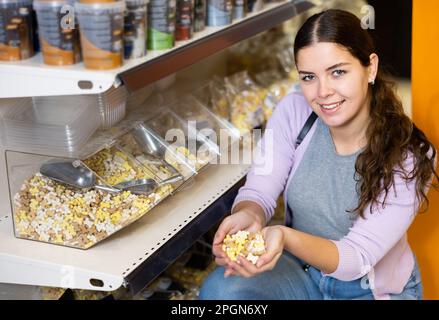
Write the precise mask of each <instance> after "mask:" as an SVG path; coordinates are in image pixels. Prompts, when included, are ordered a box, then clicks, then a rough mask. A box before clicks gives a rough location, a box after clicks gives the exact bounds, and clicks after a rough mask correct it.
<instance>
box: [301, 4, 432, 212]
mask: <svg viewBox="0 0 439 320" xmlns="http://www.w3.org/2000/svg"><path fill="white" fill-rule="evenodd" d="M317 42H331V43H335V44H338V45H341V46H343V47H344V48H346V49H347V50H348V51H349V52H350V53H351V54H352V55H353V56H354V57H355V58H357V59H358V60H359V61H360V63H361V65H363V66H364V67H368V66H369V65H370V58H369V57H370V55H371V54H372V53H375V52H376V50H375V46H374V43H373V40H372V38H371V36H370V35H369V33H368V32H367V31H366V30H365V29H363V28H362V27H361V21H360V19H358V18H357V17H356V16H355V15H353V14H351V13H349V12H347V11H343V10H336V9H330V10H326V11H323V12H321V13H318V14H315V15H313V16H311V17H310V18H309V19H308V20H307V21H306V22H305V23H304V24H303V26H302V27H301V28H300V30H299V31H298V32H297V35H296V39H295V42H294V55H295V57H296V60H297V53H298V52H299V50H300V49H302V48H304V47H307V46H309V45H312V44H314V43H317ZM368 94H369V95H370V99H369V100H370V103H371V105H370V119H371V121H370V122H369V126H368V128H367V130H366V137H367V145H366V147H365V149H364V151H363V152H362V153H361V154H359V155H358V157H357V160H356V163H355V171H356V178H355V179H356V181H357V190H358V192H359V203H358V206H357V207H356V208H355V209H352V210H347V211H348V212H354V213H358V214H360V216H361V217H363V218H364V210H365V208H366V207H367V206H368V205H369V204H370V205H371V206H370V212H371V213H372V208H373V207H374V206H377V205H378V204H380V201H379V198H380V196H381V195H382V194H383V192H384V198H383V201H382V203H381V205H382V206H383V208H384V206H385V201H386V198H387V194H388V192H389V190H390V188H391V187H392V185H394V183H395V181H394V176H395V173H399V174H401V175H402V177H403V179H404V180H405V181H406V182H409V181H412V180H413V179H416V197H417V200H418V201H419V203H426V208H425V210H427V208H428V205H429V201H428V198H427V196H426V194H425V192H426V190H427V187H429V186H430V185H429V184H430V181H431V179H432V178H433V177H435V178H436V181H437V180H438V179H439V177H438V175H437V173H436V171H435V157H436V149H435V147H434V146H433V144H432V143H431V142H430V141H429V140H428V139H427V137H426V136H425V134H424V133H423V132H422V131H421V130H420V129H419V128H418V127H416V125H415V124H414V123H413V122H412V121H411V119H410V118H409V117H407V116H406V115H405V113H404V109H403V107H402V103H401V101H400V99H399V98H398V97H397V95H396V93H395V84H394V83H393V82H392V81H390V80H389V76H388V75H387V74H386V73H385V72H384V71H383V70H382V68H381V67H380V68H379V70H378V74H377V76H376V78H375V84H374V85H369V92H368ZM409 154H412V155H413V157H414V167H413V170H411V171H410V172H407V170H405V169H404V170H401V169H402V168H405V167H404V165H403V163H404V161H405V160H406V159H407V156H409ZM433 186H434V187H435V188H436V189H437V187H438V185H437V183H433ZM424 200H425V201H424Z"/></svg>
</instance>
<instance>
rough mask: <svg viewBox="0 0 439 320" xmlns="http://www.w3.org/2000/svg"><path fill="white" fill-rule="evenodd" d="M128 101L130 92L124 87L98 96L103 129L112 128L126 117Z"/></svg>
mask: <svg viewBox="0 0 439 320" xmlns="http://www.w3.org/2000/svg"><path fill="white" fill-rule="evenodd" d="M127 99H128V92H127V90H126V89H125V87H124V86H119V87H118V88H114V87H112V88H111V89H109V90H108V91H106V92H105V93H101V94H98V95H97V103H98V106H99V114H100V116H101V126H100V128H101V129H108V128H111V127H112V126H114V125H115V124H117V123H118V122H119V121H121V120H122V119H123V118H124V117H125V114H126V103H127Z"/></svg>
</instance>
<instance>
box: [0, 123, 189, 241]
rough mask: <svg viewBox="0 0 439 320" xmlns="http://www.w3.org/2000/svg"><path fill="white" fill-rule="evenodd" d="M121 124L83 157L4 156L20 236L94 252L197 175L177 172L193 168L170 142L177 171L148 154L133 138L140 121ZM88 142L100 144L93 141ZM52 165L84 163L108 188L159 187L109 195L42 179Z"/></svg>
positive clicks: (169, 152) (15, 153)
mask: <svg viewBox="0 0 439 320" xmlns="http://www.w3.org/2000/svg"><path fill="white" fill-rule="evenodd" d="M121 125H122V126H123V130H125V131H123V130H119V132H118V133H117V135H115V136H114V137H110V138H109V139H107V141H105V139H103V137H102V135H103V133H100V134H98V138H97V139H95V141H99V142H100V143H101V144H102V142H103V141H104V142H105V143H103V144H102V145H101V147H100V148H97V144H95V145H92V146H91V147H90V146H86V147H85V148H84V150H95V152H93V153H90V154H89V155H87V156H83V157H82V158H79V159H78V158H72V157H54V156H48V155H44V154H37V153H27V152H21V151H11V150H8V151H6V152H5V155H6V166H7V175H8V183H9V192H10V199H11V209H12V213H13V221H14V233H15V236H16V237H18V238H23V239H29V240H36V241H42V242H47V243H52V244H58V245H63V246H68V247H74V248H80V249H87V248H90V247H92V246H93V245H95V244H97V243H98V242H100V241H102V240H104V239H106V238H108V237H109V236H111V235H112V234H114V233H115V232H117V231H118V230H120V229H122V228H124V227H126V226H128V225H129V224H131V223H132V222H134V221H136V220H138V219H139V218H141V217H142V216H143V215H145V214H146V213H147V212H149V211H150V210H151V209H152V208H153V207H154V206H156V205H157V204H158V203H160V202H161V201H163V200H164V199H165V198H166V197H168V196H169V195H171V194H172V192H173V191H175V190H176V189H177V188H179V187H180V186H181V185H182V184H183V183H184V182H185V181H187V180H188V179H189V178H190V177H191V175H193V174H194V173H195V171H194V170H192V171H189V172H190V173H188V174H186V176H183V175H182V174H181V173H180V172H179V171H178V169H177V168H182V167H187V168H190V166H189V164H188V163H186V162H185V159H184V158H182V157H181V156H180V155H179V154H178V153H177V152H176V151H175V150H173V149H172V148H171V147H170V146H169V145H167V144H165V145H164V147H165V154H166V155H167V156H168V157H169V158H171V159H173V163H176V164H177V165H176V166H177V168H175V167H173V166H171V165H170V163H169V162H167V161H165V159H159V158H157V157H152V156H151V155H149V154H146V153H144V149H142V148H140V147H139V146H138V145H136V140H135V139H134V138H133V136H132V134H133V130H135V128H136V125H138V122H133V123H129V124H127V123H122V124H121ZM110 131H111V130H110ZM116 131H117V130H116ZM112 132H114V130H113V131H112ZM89 143H96V142H94V140H93V138H92V139H91V142H89ZM48 163H51V164H53V163H56V164H59V163H68V164H72V165H73V164H74V165H79V166H81V167H83V168H86V169H87V170H90V172H92V174H93V175H94V176H95V177H96V184H97V185H101V186H104V187H108V188H113V189H114V188H115V187H117V186H116V185H118V184H119V183H123V182H127V181H137V180H139V179H153V181H154V183H155V184H156V185H155V187H156V188H155V189H154V190H152V191H151V192H149V193H147V194H139V193H135V192H134V191H133V192H131V191H127V190H122V191H120V192H109V191H104V190H101V189H100V188H96V187H94V185H91V186H88V185H87V187H86V188H78V187H73V186H71V185H68V184H66V183H61V182H58V181H55V180H53V179H50V178H48V177H46V176H45V175H43V174H42V173H41V172H40V171H41V168H42V166H43V165H47V164H48ZM57 172H58V171H57Z"/></svg>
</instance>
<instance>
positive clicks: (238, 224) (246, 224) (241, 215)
mask: <svg viewBox="0 0 439 320" xmlns="http://www.w3.org/2000/svg"><path fill="white" fill-rule="evenodd" d="M264 226H265V217H262V216H261V214H260V213H259V214H258V213H256V212H254V211H253V210H248V209H246V210H244V209H243V210H239V211H237V212H235V213H233V214H232V215H230V216H228V217H227V218H225V219H224V220H223V222H222V223H221V224H220V226H219V228H218V230H217V232H216V233H215V237H214V239H213V246H212V252H213V254H214V256H215V262H216V263H217V264H218V265H220V266H227V265H228V264H229V263H230V259H229V258H228V257H227V255H226V253H225V252H224V251H223V249H222V248H221V247H222V243H223V240H224V238H225V237H226V235H227V234H234V233H236V232H238V231H240V230H245V231H249V232H258V231H260V230H262V228H263V227H264ZM231 272H232V270H231V269H229V268H227V267H226V272H225V274H224V275H225V276H228V275H229V274H231Z"/></svg>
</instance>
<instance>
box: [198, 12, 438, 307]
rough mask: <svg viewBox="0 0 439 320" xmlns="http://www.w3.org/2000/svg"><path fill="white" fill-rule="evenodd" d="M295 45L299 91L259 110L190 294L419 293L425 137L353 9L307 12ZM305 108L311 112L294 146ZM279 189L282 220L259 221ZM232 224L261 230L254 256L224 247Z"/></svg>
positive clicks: (428, 170) (428, 152) (427, 179)
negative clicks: (246, 167) (244, 161)
mask: <svg viewBox="0 0 439 320" xmlns="http://www.w3.org/2000/svg"><path fill="white" fill-rule="evenodd" d="M294 52H295V59H296V65H297V70H298V72H299V75H300V79H301V83H300V84H301V89H302V95H299V94H290V95H288V96H287V97H285V98H284V99H283V100H282V101H281V103H280V104H279V105H278V107H277V109H276V111H275V112H274V114H273V116H272V118H271V119H270V120H269V122H268V124H267V131H266V133H265V135H264V138H263V139H262V142H261V144H260V147H261V149H260V153H259V157H260V159H257V160H258V161H255V162H254V163H255V164H254V165H253V167H252V169H251V171H250V172H249V174H248V175H247V181H246V183H245V185H244V186H243V187H242V188H241V189H240V191H239V193H238V196H237V197H236V200H235V202H234V204H233V207H232V214H231V215H230V216H228V217H227V218H226V219H224V221H223V222H222V223H221V225H220V227H219V229H218V231H217V233H216V235H215V238H214V243H213V253H214V255H215V257H216V262H217V264H218V265H219V267H218V268H217V269H216V270H215V271H214V272H213V273H211V274H210V275H209V277H208V278H207V279H206V281H205V283H204V284H203V286H202V288H201V293H200V297H201V298H202V299H389V298H392V299H422V285H421V278H420V273H419V268H418V265H417V263H416V258H415V256H414V254H413V252H412V250H411V249H410V246H409V244H408V242H407V236H406V232H407V229H408V228H409V226H410V224H411V223H412V221H413V219H414V217H415V215H416V213H417V211H418V209H419V208H420V206H421V204H422V203H423V202H424V200H425V203H426V204H427V205H428V199H427V198H426V193H427V191H428V189H429V187H430V185H431V183H432V179H433V177H436V178H438V175H437V174H436V172H435V158H436V150H435V148H434V146H433V145H432V144H431V142H430V141H429V140H428V139H427V138H426V137H425V135H424V134H423V132H422V131H421V130H419V129H418V128H417V127H416V126H415V125H414V123H413V122H412V121H411V120H410V119H409V118H408V117H407V116H406V115H405V114H404V111H403V108H402V105H401V102H400V100H399V99H398V98H397V97H396V95H395V93H394V91H393V89H392V86H391V83H390V82H389V81H388V80H386V78H385V75H384V74H383V72H382V70H381V69H380V68H379V67H378V64H379V63H378V62H379V60H378V56H377V54H376V53H375V48H374V46H373V43H372V40H371V38H370V36H369V34H368V33H367V31H366V30H364V29H362V28H361V23H360V20H359V19H358V18H357V17H356V16H354V15H353V14H350V13H348V12H345V11H341V10H327V11H324V12H322V13H319V14H316V15H314V16H312V17H310V18H309V19H308V20H307V21H306V22H305V24H304V25H303V26H302V27H301V29H300V30H299V31H298V33H297V36H296V40H295V43H294ZM312 111H314V112H315V113H316V114H317V115H318V118H317V120H316V121H315V122H314V124H313V125H312V127H311V129H310V131H309V132H308V134H307V135H306V136H305V138H304V140H303V141H302V143H301V144H300V145H299V146H298V147H297V148H295V142H296V138H297V136H298V134H299V131H300V130H301V128H302V127H303V125H304V123H305V122H306V120H307V119H308V116H309V115H310V114H311V113H312ZM267 132H270V134H268V133H267ZM261 160H263V161H261ZM264 161H265V163H267V162H269V161H272V162H274V163H273V165H272V170H271V172H270V173H269V174H265V173H264V174H261V173H258V165H257V164H256V163H258V164H261V163H264ZM281 192H284V200H285V204H286V207H287V208H286V226H278V225H276V226H266V224H267V222H268V221H269V219H270V218H271V216H272V215H273V212H274V209H275V206H276V199H277V198H278V196H279V195H280V193H281ZM238 230H248V231H253V232H255V231H259V230H262V233H263V235H264V238H265V241H266V253H265V254H263V255H262V256H261V257H260V259H259V261H258V262H257V264H256V265H253V264H252V263H250V262H249V261H247V260H246V259H244V258H239V259H238V261H237V262H232V261H231V260H230V259H229V258H227V256H226V255H225V253H224V252H223V251H222V249H221V243H222V241H223V239H224V237H225V235H226V234H229V233H230V234H232V233H235V232H237V231H238Z"/></svg>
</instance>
